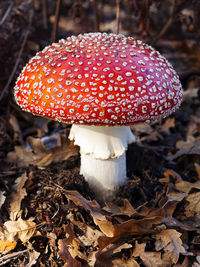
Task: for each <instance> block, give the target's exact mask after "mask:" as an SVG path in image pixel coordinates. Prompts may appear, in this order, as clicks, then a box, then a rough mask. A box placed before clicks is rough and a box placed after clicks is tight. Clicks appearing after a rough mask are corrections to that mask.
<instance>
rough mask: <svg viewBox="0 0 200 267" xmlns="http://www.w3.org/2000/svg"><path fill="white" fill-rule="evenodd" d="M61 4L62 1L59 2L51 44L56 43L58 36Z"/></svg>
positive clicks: (58, 0)
mask: <svg viewBox="0 0 200 267" xmlns="http://www.w3.org/2000/svg"><path fill="white" fill-rule="evenodd" d="M61 2H62V0H57V4H56V14H55V21H54V24H53V30H52V34H51V43H53V42H55V41H56V35H57V30H58V21H59V17H60V7H61Z"/></svg>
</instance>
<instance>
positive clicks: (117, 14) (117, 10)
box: [116, 0, 120, 34]
mask: <svg viewBox="0 0 200 267" xmlns="http://www.w3.org/2000/svg"><path fill="white" fill-rule="evenodd" d="M119 13H120V0H116V34H118V33H119Z"/></svg>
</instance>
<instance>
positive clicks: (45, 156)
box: [7, 136, 78, 167]
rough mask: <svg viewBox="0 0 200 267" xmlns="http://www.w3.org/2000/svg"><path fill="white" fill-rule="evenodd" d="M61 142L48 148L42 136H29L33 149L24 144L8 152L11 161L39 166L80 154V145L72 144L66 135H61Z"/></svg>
mask: <svg viewBox="0 0 200 267" xmlns="http://www.w3.org/2000/svg"><path fill="white" fill-rule="evenodd" d="M60 138H61V141H59V142H61V144H60V145H57V146H56V147H54V148H52V149H50V150H48V149H46V147H45V146H44V144H43V142H42V141H41V139H40V138H34V137H31V136H29V137H28V139H27V141H28V144H29V146H30V147H31V149H32V151H30V150H28V149H27V148H26V147H23V146H16V147H15V151H12V152H9V153H8V154H7V160H8V161H9V162H12V163H15V164H17V166H19V167H25V166H29V165H35V166H38V167H43V166H48V165H49V164H51V163H52V162H60V161H64V160H68V159H69V158H71V157H73V156H76V155H78V147H76V146H70V145H69V144H70V141H69V140H68V139H67V138H66V137H62V136H61V137H60Z"/></svg>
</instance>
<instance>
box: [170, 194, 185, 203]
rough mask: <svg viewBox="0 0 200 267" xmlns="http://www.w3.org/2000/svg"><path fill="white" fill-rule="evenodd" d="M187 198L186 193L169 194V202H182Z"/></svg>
mask: <svg viewBox="0 0 200 267" xmlns="http://www.w3.org/2000/svg"><path fill="white" fill-rule="evenodd" d="M186 196H187V193H184V192H170V193H168V194H167V198H168V200H169V201H178V202H180V201H182V200H183V199H184V198H185V197H186Z"/></svg>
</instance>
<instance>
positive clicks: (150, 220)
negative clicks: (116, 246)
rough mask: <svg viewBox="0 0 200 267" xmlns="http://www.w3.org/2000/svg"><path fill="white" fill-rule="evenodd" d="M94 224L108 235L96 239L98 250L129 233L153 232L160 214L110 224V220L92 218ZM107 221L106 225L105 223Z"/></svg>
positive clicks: (160, 218) (160, 220)
mask: <svg viewBox="0 0 200 267" xmlns="http://www.w3.org/2000/svg"><path fill="white" fill-rule="evenodd" d="M93 219H94V222H95V224H97V225H98V226H99V228H100V229H101V230H102V232H103V233H104V234H108V236H102V237H99V239H98V244H99V247H100V251H99V253H100V252H101V250H103V249H104V248H105V247H106V246H108V245H109V244H111V243H113V242H114V241H116V240H118V239H119V238H121V237H126V236H130V235H143V234H149V233H153V232H154V231H155V225H156V224H159V223H161V222H162V220H163V217H162V216H153V217H145V218H143V219H138V220H136V219H130V220H128V221H125V222H123V223H121V224H115V225H111V222H109V221H107V222H105V221H103V222H102V221H100V220H98V219H96V218H93ZM106 223H107V225H106ZM109 227H110V229H109Z"/></svg>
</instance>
